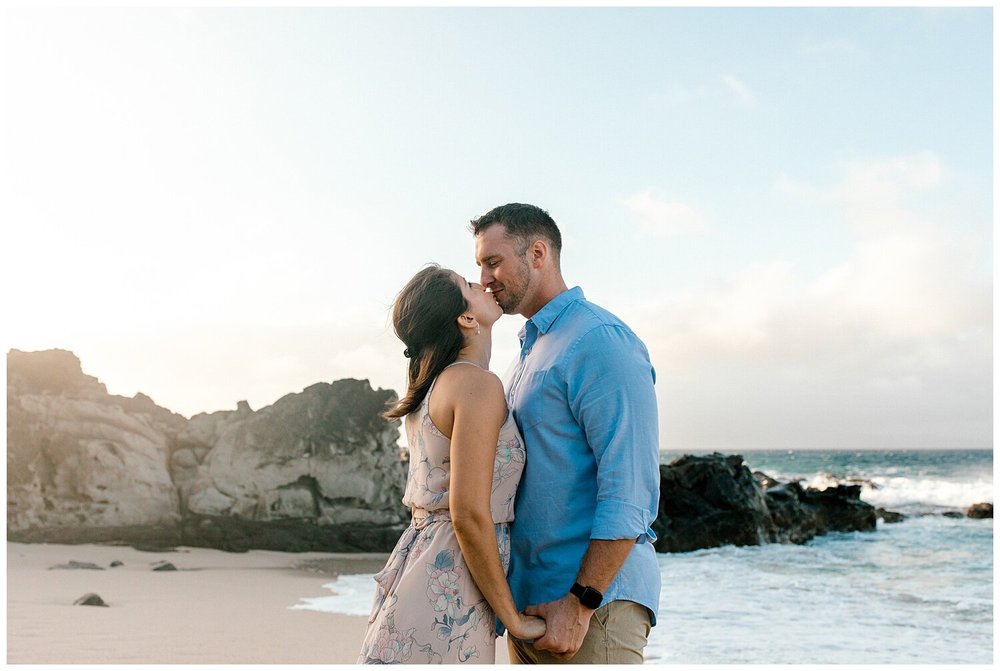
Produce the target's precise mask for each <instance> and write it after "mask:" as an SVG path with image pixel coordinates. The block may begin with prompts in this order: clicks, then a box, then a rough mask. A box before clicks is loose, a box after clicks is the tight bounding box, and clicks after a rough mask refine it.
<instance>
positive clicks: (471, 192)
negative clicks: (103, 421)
mask: <svg viewBox="0 0 1000 671" xmlns="http://www.w3.org/2000/svg"><path fill="white" fill-rule="evenodd" d="M2 12H3V14H2V15H3V18H4V21H3V23H4V34H5V40H4V45H3V47H2V48H3V50H4V55H5V59H4V61H5V64H6V66H5V67H6V72H5V75H6V76H5V79H4V84H3V86H4V96H5V101H6V111H5V124H4V125H5V131H6V133H5V151H4V152H2V153H3V154H4V157H3V159H0V160H3V161H4V165H5V172H6V174H7V179H5V180H3V182H4V184H3V186H2V188H3V197H2V199H0V200H2V201H3V205H0V207H2V208H3V211H4V220H5V222H7V223H6V225H5V243H6V244H5V248H6V250H7V253H6V255H5V262H4V264H2V266H3V270H2V272H3V282H4V286H5V287H6V292H7V301H6V305H5V313H6V314H5V317H6V319H5V321H6V323H7V326H5V328H4V337H3V344H4V345H5V346H6V349H11V348H16V349H20V350H24V351H34V350H40V349H49V348H60V349H67V350H70V351H72V352H73V353H74V354H76V355H77V356H78V357H79V358H80V359H81V361H82V365H83V370H84V372H85V373H87V374H88V375H93V376H95V377H97V378H98V379H100V380H101V381H102V382H103V383H105V384H106V386H107V388H108V391H109V392H110V393H112V394H116V395H122V396H132V395H134V394H135V393H137V392H142V393H144V394H146V395H148V396H149V397H151V398H152V399H153V400H154V401H155V402H156V403H157V404H158V405H161V406H163V407H166V408H168V409H170V410H172V411H174V412H178V413H180V414H182V415H184V416H186V417H190V416H191V415H193V414H196V413H199V412H213V411H217V410H231V409H235V407H236V403H237V402H238V401H241V400H246V401H248V402H249V403H250V405H251V407H253V408H254V409H259V408H261V407H263V406H266V405H270V404H272V403H274V402H275V401H276V400H277V399H278V398H280V397H282V396H284V395H285V394H288V393H297V392H299V391H301V390H302V389H303V388H305V387H307V386H309V385H311V384H314V383H316V382H331V381H333V380H337V379H341V378H345V377H354V378H361V379H368V380H369V381H370V383H371V384H372V386H373V387H376V388H377V387H382V388H386V389H394V390H396V391H397V392H401V391H402V389H403V387H404V381H405V378H404V371H405V359H404V358H403V357H402V350H403V345H402V344H401V343H399V342H398V340H396V338H395V337H394V335H393V334H392V329H391V325H390V324H389V309H390V305H391V302H392V300H393V298H394V296H395V294H396V292H397V291H398V290H399V288H400V287H401V286H402V285H403V284H404V283H405V281H406V280H407V279H408V278H409V277H410V276H411V275H412V274H413V273H414V272H416V270H418V269H419V268H420V267H421V266H422V265H424V264H425V263H427V262H431V261H434V262H438V263H441V264H442V265H445V266H447V267H451V268H454V269H455V270H456V271H457V272H459V273H460V274H463V275H465V276H466V277H467V278H469V279H476V278H478V270H477V268H476V266H475V263H474V259H473V243H472V238H471V235H470V234H469V233H468V231H467V229H466V226H467V223H468V221H469V220H470V219H472V218H474V217H476V216H479V215H481V214H483V213H484V212H486V211H487V210H489V209H491V208H492V207H494V206H496V205H499V204H502V203H506V202H513V201H520V202H530V203H534V204H536V205H539V206H541V207H543V208H545V209H547V210H548V211H549V212H550V213H551V214H552V216H553V217H554V218H555V220H556V221H557V223H558V224H559V225H560V227H561V229H562V233H563V237H564V249H563V257H562V267H563V272H564V275H565V278H566V281H567V283H568V284H569V285H570V286H576V285H579V286H581V287H582V288H583V290H584V292H585V294H586V295H587V297H588V298H590V299H591V300H593V301H595V302H597V303H599V304H601V305H602V306H604V307H606V308H607V309H609V310H611V311H612V312H614V313H615V314H617V315H619V316H620V317H622V318H623V319H624V320H625V321H626V322H627V323H628V324H629V325H630V326H631V327H632V328H633V329H634V330H635V331H636V333H637V334H638V335H639V336H640V337H641V338H642V339H643V340H644V341H645V343H646V344H647V346H648V348H649V351H650V357H651V360H652V362H653V365H654V366H655V368H656V371H657V394H658V399H659V409H660V417H661V420H660V423H661V445H662V449H664V450H665V451H668V452H669V451H684V450H691V451H699V452H702V451H711V450H719V451H734V450H735V451H738V450H741V449H742V450H753V449H849V450H850V449H855V450H863V449H992V443H993V421H992V409H993V399H992V393H993V392H992V390H993V323H992V322H993V286H992V285H993V275H992V273H993V246H994V241H993V209H992V200H993V181H994V176H993V167H992V157H993V145H994V139H993V128H994V126H993V90H992V85H993V77H994V75H993V70H992V63H993V54H992V51H993V40H992V25H993V14H992V8H990V7H971V8H969V7H966V8H957V9H944V8H912V7H911V8H847V7H844V8H835V7H823V8H673V7H656V8H654V7H645V8H608V7H604V8H597V7H593V8H581V7H556V8H485V7H483V8H387V7H383V8H368V9H360V8H347V7H308V8H295V9H292V8H287V9H276V8H237V7H215V8H170V7H167V8H128V7H118V8H55V7H50V8H29V7H17V8H13V7H5V8H3V9H2ZM522 324H523V319H521V318H519V317H510V316H508V317H504V318H503V319H502V320H501V321H500V322H499V323H498V324H497V326H496V327H495V329H494V333H493V343H494V353H493V360H492V362H491V368H492V369H493V370H494V371H495V372H497V373H498V374H500V375H502V374H503V373H504V371H505V370H506V368H507V365H508V363H509V362H510V361H511V360H512V359H513V358H514V356H515V355H516V353H517V349H518V348H517V338H516V333H517V331H518V329H519V328H520V326H521V325H522ZM760 445H766V446H767V447H766V448H762V447H759V446H760ZM753 446H758V447H753ZM796 446H807V447H796Z"/></svg>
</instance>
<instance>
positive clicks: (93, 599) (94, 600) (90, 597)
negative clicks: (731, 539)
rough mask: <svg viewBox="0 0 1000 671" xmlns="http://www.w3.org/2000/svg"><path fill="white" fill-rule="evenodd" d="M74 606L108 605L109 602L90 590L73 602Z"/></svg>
mask: <svg viewBox="0 0 1000 671" xmlns="http://www.w3.org/2000/svg"><path fill="white" fill-rule="evenodd" d="M73 605H74V606H104V607H105V608H107V607H108V604H106V603H104V599H102V598H101V597H99V596H98V595H96V594H94V593H93V592H88V593H87V594H84V595H83V596H81V597H80V598H79V599H77V600H76V601H74V602H73Z"/></svg>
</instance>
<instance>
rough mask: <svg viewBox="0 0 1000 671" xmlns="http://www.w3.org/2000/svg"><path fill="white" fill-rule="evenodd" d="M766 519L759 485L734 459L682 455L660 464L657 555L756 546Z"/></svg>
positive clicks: (764, 530)
mask: <svg viewBox="0 0 1000 671" xmlns="http://www.w3.org/2000/svg"><path fill="white" fill-rule="evenodd" d="M770 525H771V516H770V513H769V512H768V509H767V503H766V501H765V500H764V494H763V492H762V491H761V489H760V486H759V485H758V484H757V482H756V481H755V480H754V478H753V476H752V475H751V474H750V469H748V468H747V467H746V466H745V465H744V464H743V457H741V456H739V455H731V456H728V457H727V456H723V455H721V454H718V453H715V454H712V455H708V456H703V457H699V456H692V455H685V456H683V457H680V458H678V459H675V460H674V461H673V462H671V463H670V464H669V465H668V466H660V509H659V514H658V516H657V518H656V521H655V522H654V524H653V532H654V533H655V534H656V535H657V537H658V540H657V542H656V550H657V552H687V551H689V550H697V549H700V548H708V547H716V546H719V545H759V544H760V543H762V542H764V541H766V540H767V531H768V529H769V528H770Z"/></svg>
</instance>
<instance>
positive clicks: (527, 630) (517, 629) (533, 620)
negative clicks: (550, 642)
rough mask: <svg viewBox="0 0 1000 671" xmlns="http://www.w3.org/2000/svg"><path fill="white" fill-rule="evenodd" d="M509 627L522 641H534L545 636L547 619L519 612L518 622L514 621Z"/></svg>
mask: <svg viewBox="0 0 1000 671" xmlns="http://www.w3.org/2000/svg"><path fill="white" fill-rule="evenodd" d="M507 629H508V630H509V631H510V633H511V635H512V636H513V637H514V638H518V639H521V640H522V641H534V640H535V639H539V638H541V637H542V636H545V620H543V619H542V618H540V617H535V616H534V615H525V614H524V613H518V614H517V622H512V623H511V625H510V626H509V627H507Z"/></svg>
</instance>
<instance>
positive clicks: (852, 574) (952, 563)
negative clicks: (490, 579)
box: [296, 450, 993, 665]
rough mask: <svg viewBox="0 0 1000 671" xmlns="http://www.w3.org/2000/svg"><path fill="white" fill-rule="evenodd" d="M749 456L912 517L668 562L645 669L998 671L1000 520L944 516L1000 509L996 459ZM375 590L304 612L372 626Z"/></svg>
mask: <svg viewBox="0 0 1000 671" xmlns="http://www.w3.org/2000/svg"><path fill="white" fill-rule="evenodd" d="M742 454H743V456H744V459H745V461H746V463H747V465H748V466H749V467H750V469H751V470H760V471H763V472H765V473H767V474H768V475H770V476H772V477H775V478H777V479H779V480H788V479H801V480H803V481H804V484H806V485H812V486H821V487H822V486H829V485H833V484H835V483H837V482H842V481H846V480H847V479H848V478H853V479H854V480H855V481H861V483H862V494H861V497H862V499H863V500H866V501H868V502H869V503H872V504H873V505H877V506H881V507H885V508H888V509H890V510H896V511H899V512H903V513H904V514H907V515H908V517H907V519H905V520H904V521H903V522H901V523H899V524H883V523H882V522H879V526H878V529H877V530H876V531H874V532H870V533H860V532H858V533H846V534H845V533H835V534H829V535H827V536H823V537H820V538H816V539H814V540H812V541H810V542H809V543H807V544H805V545H778V544H774V545H763V546H758V547H744V548H736V547H723V548H713V549H709V550H699V551H697V552H689V553H681V554H669V555H668V554H661V555H659V561H660V571H661V576H662V580H663V590H662V594H661V599H660V615H659V621H658V623H657V626H656V627H654V628H653V632H652V634H651V635H650V639H649V645H648V647H647V649H646V661H647V663H650V664H701V663H712V664H782V663H791V664H858V665H860V664H900V663H906V664H956V663H957V664H967V663H974V664H991V663H992V662H993V520H972V519H967V518H959V519H953V518H949V517H945V516H943V515H941V513H943V512H949V511H958V510H961V509H963V508H965V507H967V506H969V505H971V504H972V503H977V502H981V501H990V502H992V501H993V455H992V452H991V451H989V450H960V451H922V450H912V451H900V450H895V451H843V452H834V451H751V452H744V453H742ZM675 456H678V455H669V454H668V455H664V458H665V460H666V461H669V460H670V459H672V458H673V457H675ZM373 584H374V583H373V582H372V579H371V576H370V575H359V576H342V577H340V578H339V579H338V580H337V581H335V582H333V583H330V584H329V585H328V587H329V589H330V590H331V591H332V592H333V593H334V594H333V595H332V596H318V597H315V598H307V599H303V603H302V604H299V605H298V606H296V607H300V608H310V609H315V610H326V611H332V612H341V613H353V614H359V615H367V614H368V611H369V608H370V606H371V598H372V591H373ZM304 596H306V595H304Z"/></svg>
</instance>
